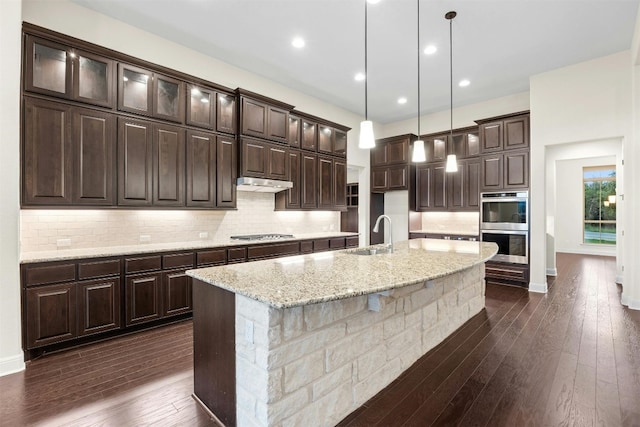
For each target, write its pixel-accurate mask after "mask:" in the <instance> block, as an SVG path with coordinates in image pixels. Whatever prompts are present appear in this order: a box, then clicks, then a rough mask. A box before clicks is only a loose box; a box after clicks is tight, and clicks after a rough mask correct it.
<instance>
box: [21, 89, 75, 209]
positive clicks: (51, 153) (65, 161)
mask: <svg viewBox="0 0 640 427" xmlns="http://www.w3.org/2000/svg"><path fill="white" fill-rule="evenodd" d="M24 109H25V110H24V143H23V144H24V145H23V150H24V151H23V154H22V159H23V168H24V169H23V176H22V181H23V182H22V191H23V197H22V201H23V204H25V205H52V206H53V205H68V204H70V203H71V199H72V195H71V183H72V182H73V173H72V167H73V165H72V156H71V152H72V151H71V150H72V143H71V135H70V131H69V128H70V121H71V117H70V116H71V107H68V106H65V105H61V104H58V103H56V102H50V101H44V100H39V99H31V98H25V103H24Z"/></svg>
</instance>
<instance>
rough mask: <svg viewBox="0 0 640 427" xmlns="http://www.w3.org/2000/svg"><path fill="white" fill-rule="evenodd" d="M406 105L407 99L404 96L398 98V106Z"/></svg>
mask: <svg viewBox="0 0 640 427" xmlns="http://www.w3.org/2000/svg"><path fill="white" fill-rule="evenodd" d="M406 103H407V98H405V97H404V96H402V97H400V98H398V104H406Z"/></svg>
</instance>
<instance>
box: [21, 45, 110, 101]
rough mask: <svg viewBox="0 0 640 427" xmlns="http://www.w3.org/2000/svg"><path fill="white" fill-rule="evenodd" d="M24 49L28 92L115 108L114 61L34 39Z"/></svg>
mask: <svg viewBox="0 0 640 427" xmlns="http://www.w3.org/2000/svg"><path fill="white" fill-rule="evenodd" d="M25 48H26V52H25V58H26V67H25V89H26V90H27V91H30V92H37V93H41V94H45V95H51V96H55V97H59V98H65V99H70V100H73V101H79V102H84V103H88V104H94V105H99V106H103V107H109V108H111V107H113V103H114V99H115V96H114V90H113V82H114V75H115V74H114V72H115V63H114V61H112V60H110V59H107V58H103V57H101V56H97V55H94V54H91V53H88V52H83V51H81V50H78V49H74V48H71V47H69V46H65V45H62V44H58V43H54V42H50V41H47V40H43V39H40V38H38V37H34V36H27V38H26V46H25Z"/></svg>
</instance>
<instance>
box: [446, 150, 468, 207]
mask: <svg viewBox="0 0 640 427" xmlns="http://www.w3.org/2000/svg"><path fill="white" fill-rule="evenodd" d="M465 175H466V174H465V164H464V163H463V162H462V161H460V160H458V170H457V172H450V173H448V174H447V176H446V180H447V209H448V210H456V211H459V210H463V209H464V207H465V206H464V196H465V193H464V181H465V179H466V176H465Z"/></svg>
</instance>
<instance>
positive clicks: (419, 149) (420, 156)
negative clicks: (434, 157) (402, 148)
mask: <svg viewBox="0 0 640 427" xmlns="http://www.w3.org/2000/svg"><path fill="white" fill-rule="evenodd" d="M411 161H413V162H414V163H422V162H426V161H427V155H426V153H425V151H424V141H423V140H421V139H418V140H415V141H413V155H412V156H411Z"/></svg>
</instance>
